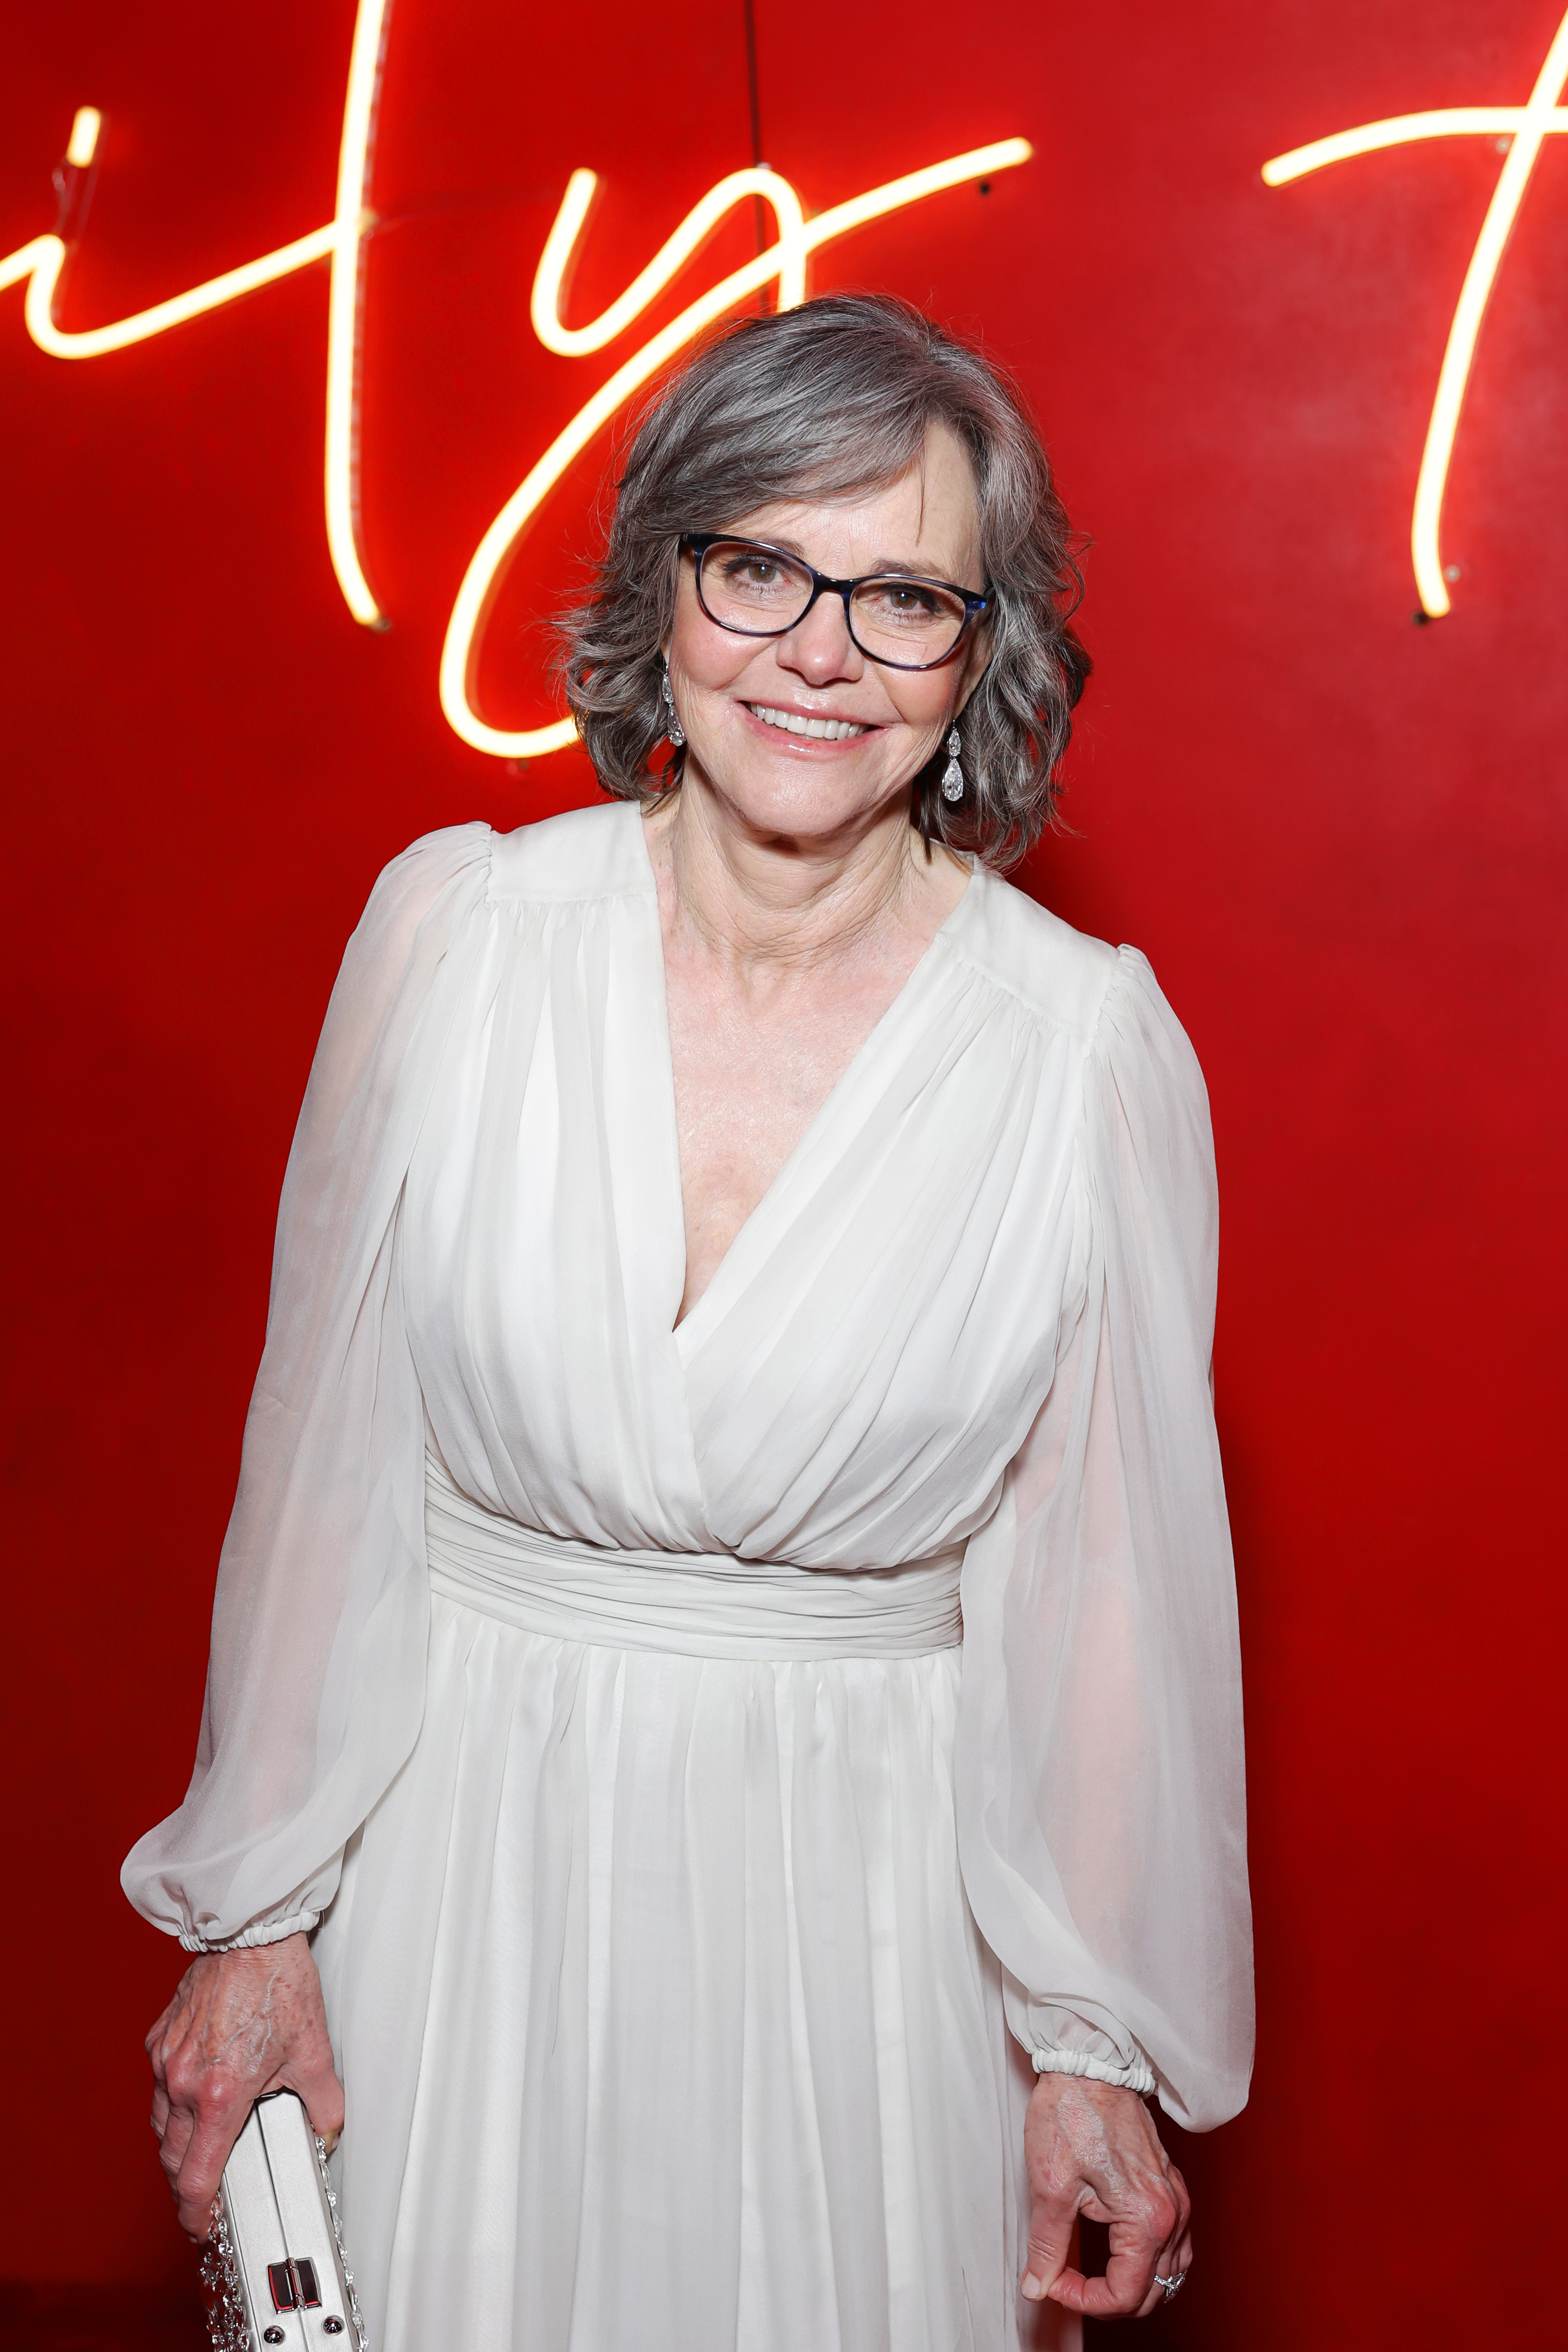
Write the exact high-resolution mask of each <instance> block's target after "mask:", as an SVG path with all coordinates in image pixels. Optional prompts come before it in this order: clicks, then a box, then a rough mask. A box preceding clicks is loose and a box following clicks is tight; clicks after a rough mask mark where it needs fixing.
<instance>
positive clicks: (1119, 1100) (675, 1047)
mask: <svg viewBox="0 0 1568 2352" xmlns="http://www.w3.org/2000/svg"><path fill="white" fill-rule="evenodd" d="M1074 578H1075V575H1074V572H1073V569H1072V564H1071V560H1070V556H1069V553H1068V540H1067V535H1066V519H1065V517H1064V515H1063V513H1062V510H1061V508H1060V506H1059V504H1058V500H1057V499H1056V497H1055V494H1054V492H1053V490H1052V488H1051V484H1050V479H1049V475H1048V472H1047V467H1046V462H1045V458H1044V456H1043V454H1042V452H1041V450H1040V448H1039V446H1038V443H1037V439H1036V437H1035V435H1034V433H1033V430H1032V428H1031V427H1030V425H1028V423H1027V422H1026V418H1025V416H1024V415H1023V413H1022V410H1021V408H1020V406H1019V404H1018V402H1017V401H1016V397H1015V396H1014V395H1013V394H1012V393H1011V392H1010V391H1009V390H1008V388H1007V387H1006V386H1005V384H1004V383H1002V382H1001V381H1000V380H999V379H998V377H997V376H996V375H995V373H994V372H993V371H992V370H990V369H989V368H988V367H987V366H986V365H985V364H984V362H982V361H981V360H980V359H979V358H978V357H977V356H975V355H974V354H973V353H972V352H969V351H967V350H965V349H964V348H963V346H961V345H959V344H957V343H955V342H954V341H952V340H950V339H949V338H948V337H946V336H945V335H943V334H942V333H940V332H939V331H937V330H936V329H935V328H933V327H931V326H930V325H929V324H928V323H927V322H926V321H924V320H921V319H920V318H919V317H917V316H916V315H915V314H913V313H912V312H910V311H908V310H904V309H903V308H901V307H900V306H899V305H897V304H894V303H891V302H888V301H878V300H868V299H848V298H843V297H837V298H832V299H825V300H822V301H817V302H814V303H809V304H807V305H805V307H804V308H803V309H800V310H795V311H793V312H790V313H787V314H784V315H782V316H779V317H773V318H766V319H753V320H747V321H746V322H745V323H744V324H743V325H741V326H738V327H736V328H734V329H733V330H732V331H731V332H730V333H728V334H727V335H726V336H724V337H722V338H721V339H720V340H719V341H717V342H715V343H714V344H713V345H711V346H710V348H709V349H707V350H706V351H705V352H701V353H700V355H699V356H698V357H697V358H696V359H695V360H694V361H693V362H692V363H691V364H690V366H689V368H688V370H687V371H686V373H684V375H683V376H681V377H680V378H679V380H678V381H677V382H676V383H674V384H673V385H672V386H671V387H670V388H669V390H668V392H667V393H666V394H664V396H663V398H662V399H661V400H660V401H659V403H658V405H657V406H656V407H655V408H654V409H653V411H652V413H651V415H649V416H648V418H647V421H646V422H645V423H644V425H643V426H642V428H641V430H640V432H639V433H638V435H637V440H636V442H635V445H634V446H633V448H632V451H631V454H630V457H629V460H628V462H627V465H626V475H625V479H624V481H623V483H622V485H621V488H620V496H619V501H618V505H617V509H616V516H615V520H614V525H613V528H612V531H611V535H610V543H609V548H608V551H607V554H606V556H605V562H604V563H603V566H602V568H601V571H600V573H599V576H598V580H597V583H596V586H595V593H594V594H593V595H592V596H591V597H590V598H589V600H588V601H587V603H586V604H585V605H584V608H583V609H582V610H581V611H580V612H579V613H577V614H574V616H573V618H572V620H571V623H570V625H569V628H568V632H567V644H566V649H565V653H564V656H563V676H564V679H565V683H566V689H567V692H568V694H569V696H570V698H571V700H572V704H573V707H574V710H575V712H576V714H577V718H578V721H579V724H580V726H581V728H582V731H583V735H584V740H585V742H586V744H587V746H588V749H589V751H591V752H592V754H593V756H594V759H595V764H596V767H597V769H598V772H599V776H600V779H601V782H603V783H604V785H605V787H606V789H607V791H608V792H609V793H611V794H613V795H615V796H616V797H615V800H614V802H613V804H612V805H610V806H607V807H603V808H598V809H594V810H589V811H584V812H580V813H576V814H571V815H568V816H564V817H560V818H556V819H553V820H552V821H550V822H549V823H546V824H539V825H534V826H526V827H524V828H523V829H522V830H521V832H519V833H515V834H512V835H508V836H504V837H500V836H496V835H492V834H491V833H490V831H489V828H488V827H486V826H484V825H481V824H473V825H467V826H460V827H458V828H457V829H455V830H453V831H451V832H447V833H442V834H437V835H431V836H430V837H429V838H427V839H426V840H425V841H422V842H419V843H416V845H415V846H414V847H413V848H412V849H411V850H409V851H407V852H406V853H405V855H404V856H402V857H400V858H398V859H396V860H395V862H394V863H393V865H392V866H390V867H388V869H387V871H386V872H385V873H384V875H383V876H382V877H381V880H380V881H379V882H378V883H377V885H376V887H375V890H374V893H373V895H372V898H371V901H370V905H369V907H368V908H367V910H366V913H365V916H364V919H363V921H362V923H361V925H360V927H359V929H358V930H357V931H356V932H355V934H354V937H353V940H352V941H351V942H350V946H349V949H348V952H347V955H346V957H345V960H344V963H343V968H342V973H341V975H340V978H339V981H338V983H337V987H336V989H335V991H334V993H333V997H332V1002H331V1008H330V1010H329V1012H328V1015H327V1021H326V1026H325V1029H324V1031H323V1034H322V1039H321V1047H320V1050H319V1053H318V1055H317V1059H316V1064H315V1067H314V1070H313V1072H312V1075H311V1079H310V1088H309V1091H308V1093H307V1096H306V1100H305V1106H304V1109H303V1112H302V1115H301V1118H300V1129H299V1133H298V1136H297V1138H296V1141H295V1145H294V1150H293V1155H292V1158H291V1160H290V1162H289V1173H288V1177H287V1180H286V1182H285V1186H284V1193H283V1202H282V1209H281V1214H280V1221H279V1240H278V1255H277V1260H276V1269H275V1275H274V1284H273V1297H272V1307H271V1315H270V1319H269V1323H268V1339H267V1349H266V1353H265V1356H264V1358H263V1361H262V1367H261V1371H260V1375H259V1379H258V1385H257V1391H256V1397H255V1401H254V1403H253V1405H252V1408H251V1413H250V1418H249V1421H248V1423H247V1432H246V1442H245V1454H244V1462H243V1467H242V1471H241V1476H240V1485H239V1495H238V1499H237V1504H236V1507H235V1514H234V1519H233V1522H232V1524H231V1527H230V1530H229V1535H228V1538H227V1542H226V1549H225V1554H224V1559H223V1564H222V1570H221V1573H220V1577H219V1583H218V1592H217V1601H216V1617H215V1629H214V1641H213V1654H212V1666H211V1671H210V1677H209V1684H208V1695H207V1705H206V1711H205V1720H204V1724H203V1730H202V1738H201V1744H200V1748H199V1751H198V1756H197V1762H196V1769H195V1778H194V1780H193V1782H192V1787H191V1790H190V1793H189V1795H188V1796H187V1798H186V1801H185V1803H184V1806H183V1807H182V1808H181V1810H180V1811H179V1812H178V1813H176V1814H175V1815H174V1816H173V1818H172V1819H171V1820H170V1821H169V1822H166V1823H164V1824H163V1827H162V1828H161V1829H159V1830H157V1831H155V1832H153V1834H152V1835H151V1836H150V1837H149V1838H147V1839H145V1840H144V1841H143V1842H142V1844H141V1845H140V1846H139V1847H138V1848H137V1850H136V1852H135V1853H134V1854H133V1855H132V1858H131V1861H130V1863H129V1864H128V1865H127V1874H126V1884H127V1887H128V1889H129V1891H130V1892H131V1894H132V1899H133V1900H134V1901H135V1902H136V1903H137V1904H138V1905H139V1906H140V1907H141V1908H142V1910H143V1911H144V1912H145V1913H146V1915H147V1916H149V1917H150V1918H152V1919H153V1920H155V1921H156V1922H157V1923H158V1924H159V1925H160V1926H162V1927H166V1928H168V1929H170V1930H172V1931H174V1932H176V1933H178V1934H179V1936H180V1938H181V1940H182V1942H183V1943H184V1945H185V1947H186V1948H187V1949H190V1950H192V1951H194V1952H195V1953H198V1954H201V1955H203V1956H204V1957H201V1958H197V1959H196V1960H195V1963H194V1965H193V1966H192V1968H191V1969H190V1970H189V1971H188V1972H187V1974H186V1976H185V1978H184V1980H183V1982H182V1984H181V1987H180V1989H179V1990H178V1992H177V1993H176V1995H175V1997H174V2000H173V2002H172V2003H171V2004H170V2007H169V2009H168V2010H167V2011H165V2013H164V2015H163V2018H162V2019H160V2021H159V2022H158V2024H157V2025H156V2026H155V2027H154V2028H153V2033H152V2035H151V2037H150V2039H149V2049H150V2051H151V2053H152V2056H153V2071H154V2075H155V2078H156V2096H155V2104H154V2111H153V2121H154V2126H155V2127H156V2129H157V2130H158V2132H159V2135H160V2139H161V2142H162V2153H163V2164H164V2167H165V2168H166V2170H167V2172H168V2174H169V2177H170V2179H171V2181H172V2183H173V2185H174V2190H175V2194H176V2198H177V2200H178V2203H179V2210H180V2213H181V2218H182V2220H183V2221H184V2223H185V2226H186V2227H187V2229H189V2230H190V2231H191V2232H192V2234H193V2235H196V2236H199V2235H200V2234H201V2233H202V2231H203V2230H204V2228H205V2216H206V2210H207V2206H208V2202H209V2200H210V2199H211V2197H212V2195H213V2193H214V2190H215V2189H216V2185H217V2180H218V2175H219V2170H220V2168H221V2165H222V2162H223V2159H224V2157H225V2154H226V2150H227V2147H228V2146H229V2144H230V2143H231V2141H232V2139H233V2137H234V2135H235V2133H236V2131H237V2128H238V2126H239V2125H240V2123H241V2122H242V2121H243V2119H244V2116H245V2113H246V2111H247V2107H248V2105H249V2102H250V2100H251V2099H252V2098H253V2097H254V2096H255V2095H257V2094H258V2092H260V2091H261V2090H263V2089H265V2088H267V2087H268V2086H270V2085H275V2084H292V2085H293V2086H294V2087H296V2088H298V2089H299V2090H300V2092H301V2093H302V2095H304V2097H305V2099H306V2102H307V2105H308V2106H309V2108H310V2113H311V2116H312V2117H313V2118H314V2120H315V2123H316V2125H317V2126H318V2128H319V2129H321V2130H322V2131H323V2132H328V2133H335V2132H336V2130H337V2128H338V2126H339V2125H340V2124H341V2123H342V2120H343V2116H344V2093H343V2091H341V2090H340V2088H339V2085H338V2079H337V2074H336V2073H335V2072H334V2061H333V2053H334V2052H335V2053H336V2056H337V2063H338V2065H339V2066H341V2069H342V2082H343V2084H344V2085H345V2086H346V2099H347V2128H346V2130H345V2132H344V2136H343V2138H342V2147H341V2151H340V2156H339V2159H338V2160H339V2162H340V2164H341V2180H342V2190H341V2193H342V2213H343V2220H344V2226H345V2233H346V2236H347V2239H348V2242H349V2243H350V2245H351V2248H352V2250H353V2255H354V2259H355V2263H356V2269H357V2272H358V2276H359V2281H360V2284H361V2290H362V2294H363V2299H364V2301H365V2302H366V2304H367V2306H368V2311H369V2316H370V2320H371V2325H372V2328H373V2334H374V2341H375V2343H376V2345H377V2346H378V2347H385V2352H426V2347H430V2346H432V2345H435V2344H437V2343H450V2344H459V2343H460V2344H463V2345H466V2346H469V2347H475V2352H500V2347H519V2352H521V2347H527V2352H624V2348H625V2347H631V2346H633V2345H634V2344H635V2345H637V2347H642V2352H678V2347H679V2352H735V2347H744V2352H808V2347H809V2352H828V2347H838V2348H839V2352H876V2347H884V2352H917V2347H918V2352H953V2347H974V2352H994V2347H999V2346H1003V2345H1014V2344H1017V2345H1022V2344H1029V2345H1043V2344H1057V2345H1060V2344H1066V2343H1068V2342H1071V2341H1074V2340H1076V2334H1077V2328H1078V2321H1077V2317H1076V2314H1077V2313H1079V2311H1090V2312H1107V2313H1109V2312H1128V2313H1131V2312H1149V2311H1151V2310H1152V2309H1154V2308H1156V2307H1157V2306H1158V2305H1159V2304H1160V2303H1161V2302H1162V2301H1163V2300H1164V2299H1165V2298H1167V2297H1168V2296H1169V2295H1171V2294H1174V2293H1175V2292H1176V2291H1177V2289H1178V2287H1179V2285H1180V2283H1181V2281H1182V2279H1183V2278H1184V2276H1185V2273H1186V2269H1187V2265H1188V2263H1189V2261H1190V2258H1191V2248H1190V2242H1189V2239H1188V2234H1187V2210H1188V2209H1187V2199H1186V2194H1185V2190H1184V2187H1183V2185H1182V2182H1181V2179H1180V2177H1179V2175H1178V2174H1177V2173H1176V2171H1175V2170H1174V2168H1173V2167H1172V2166H1171V2165H1170V2164H1169V2162H1168V2161H1167V2160H1166V2158H1165V2157H1164V2155H1163V2151H1162V2149H1161V2147H1160V2144H1159V2140H1158V2137H1157V2136H1156V2134H1155V2131H1154V2128H1153V2126H1152V2121H1151V2118H1150V2114H1149V2110H1148V2108H1147V2106H1146V2105H1145V2104H1144V2095H1145V2094H1147V2093H1149V2092H1151V2091H1153V2090H1156V2089H1157V2091H1158V2094H1159V2097H1160V2101H1161V2104H1162V2105H1163V2106H1164V2107H1165V2108H1166V2110H1167V2111H1168V2112H1169V2113H1170V2114H1172V2115H1173V2116H1177V2117H1178V2118H1180V2120H1182V2121H1183V2122H1184V2123H1185V2124H1187V2125H1188V2126H1194V2127H1197V2128H1202V2127H1204V2126H1209V2125H1213V2124H1215V2123H1217V2122H1219V2121H1221V2120H1223V2119H1224V2118H1225V2117H1226V2116H1229V2115H1230V2114H1232V2113H1234V2112H1235V2110H1236V2109H1237V2107H1238V2106H1239V2105H1241V2103H1242V2100H1243V2098H1244V2096H1245V2092H1246V2083H1247V2067H1248V2062H1249V2050H1250V1999H1249V1990H1248V1965H1247V1896H1246V1880H1245V1864H1244V1858H1243V1821H1242V1789H1241V1742H1240V1713H1239V1696H1238V1678H1237V1641H1236V1626H1235V1605H1234V1591H1233V1582H1232V1575H1231V1566H1230V1554H1229V1545H1228V1538H1227V1533H1226V1517H1225V1504H1224V1495H1223V1489H1222V1485H1221V1478H1220V1468H1219V1460H1218V1452H1217V1447H1216V1444H1215V1431H1214V1423H1213V1416H1212V1411H1211V1405H1210V1394H1209V1351H1210V1338H1211V1331H1212V1320H1213V1298H1214V1280H1215V1275H1214V1253H1215V1199H1214V1189H1213V1174H1212V1154H1211V1146H1210V1139H1209V1129H1208V1120H1207V1111H1206V1105H1205V1096H1204V1089H1203V1082H1202V1079H1201V1076H1200V1075H1199V1072H1198V1069H1197V1066H1196V1064H1195V1062H1194V1058H1193V1055H1192V1051H1191V1048H1190V1047H1189V1046H1188V1045H1187V1043H1186V1040H1185V1038H1184V1035H1183V1034H1182V1032H1181V1030H1180V1028H1179V1027H1178V1026H1177V1024H1176V1023H1175V1021H1174V1020H1173V1017H1172V1015H1171V1013H1170V1011H1169V1009H1168V1008H1167V1006H1166V1005H1165V1003H1164V1000H1163V998H1162V996H1161V995H1160V992H1159V991H1158V989H1157V988H1156V987H1155V985H1154V982H1153V979H1152V974H1151V973H1150V971H1149V968H1148V966H1147V965H1146V964H1145V963H1144V962H1143V961H1142V958H1141V957H1140V956H1138V955H1137V954H1136V953H1135V952H1134V951H1133V950H1131V949H1122V950H1120V951H1115V950H1111V949H1109V948H1106V947H1102V946H1101V945H1100V944H1099V943H1098V942H1097V941H1094V940H1086V939H1083V938H1081V937H1079V935H1078V934H1076V933H1074V932H1072V931H1070V930H1069V929H1068V928H1067V927H1066V926H1065V925H1064V924H1062V923H1060V922H1058V921H1057V920H1056V919H1054V918H1053V917H1051V916H1050V915H1048V914H1047V913H1045V912H1044V911H1042V910H1041V909H1040V908H1038V907H1037V906H1036V905H1034V904H1033V903H1032V902H1031V901H1030V900H1029V899H1027V898H1025V897H1023V896H1022V895H1021V894H1019V893H1018V892H1016V891H1015V890H1014V889H1012V888H1011V887H1009V886H1008V885H1007V884H1005V882H1003V881H1002V880H1000V879H999V878H998V877H997V874H996V871H995V868H996V866H998V865H999V864H1000V863H1002V862H1003V861H1004V860H1005V858H1006V857H1007V856H1011V855H1013V854H1015V853H1016V851H1017V850H1018V849H1020V848H1021V847H1022V846H1024V845H1026V843H1027V842H1028V841H1029V840H1030V839H1031V838H1033V837H1034V836H1035V835H1036V834H1037V832H1038V830H1039V828H1040V825H1041V824H1042V823H1043V821H1044V819H1045V817H1046V816H1047V814H1048V810H1049V804H1050V800H1051V794H1052V790H1053V777H1054V773H1055V770H1056V766H1057V763H1058V759H1059V756H1060V753H1061V751H1062V750H1063V748H1064V746H1065V744H1066V741H1067V737H1068V723H1069V716H1070V712H1071V709H1072V707H1073V704H1074V702H1075V701H1076V699H1077V698H1078V695H1079V691H1080V690H1081V686H1082V681H1083V677H1084V675H1085V672H1086V669H1087V663H1086V661H1085V659H1084V656H1082V654H1081V653H1080V651H1079V648H1078V646H1077V645H1076V644H1075V642H1074V640H1073V638H1072V636H1071V635H1070V633H1069V631H1068V625H1067V614H1068V610H1069V609H1070V595H1071V590H1072V586H1073V583H1074ZM661 742H667V743H668V747H669V757H668V764H667V765H666V766H665V769H664V771H663V783H662V789H658V788H656V787H655V785H654V782H653V779H652V777H651V775H650V772H649V761H650V759H651V756H652V755H653V753H654V752H655V751H656V750H657V748H658V745H659V744H660V743H661ZM911 820H912V821H911ZM1080 2212H1083V2213H1089V2214H1090V2215H1092V2216H1094V2217H1096V2218H1098V2219H1100V2220H1103V2221H1110V2225H1111V2242H1112V2249H1113V2252H1112V2259H1111V2262H1110V2270H1109V2272H1108V2273H1107V2276H1106V2278H1105V2280H1104V2281H1089V2282H1086V2281H1085V2280H1084V2279H1083V2278H1082V2277H1081V2276H1080V2275H1079V2273H1078V2271H1077V2270H1076V2269H1075V2268H1074V2266H1073V2251H1072V2230H1073V2224H1074V2221H1075V2219H1076V2217H1077V2215H1078V2214H1079V2213H1080Z"/></svg>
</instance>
